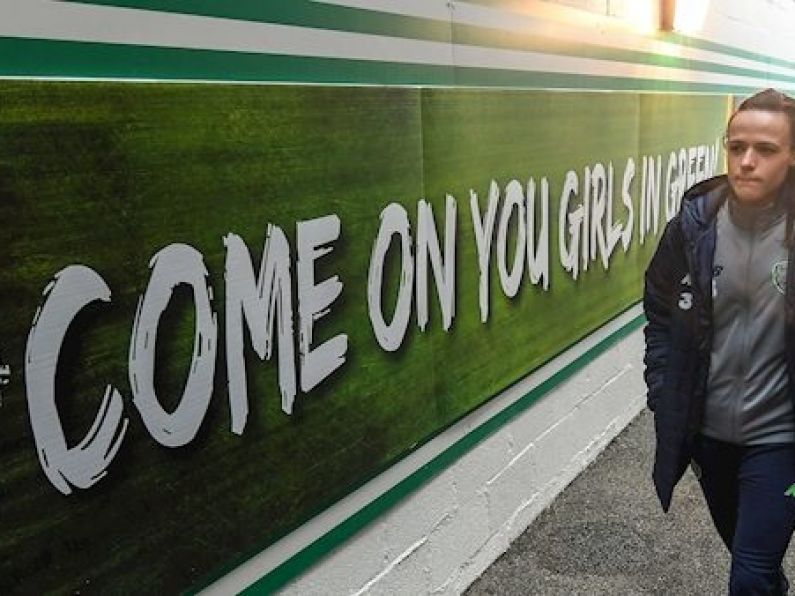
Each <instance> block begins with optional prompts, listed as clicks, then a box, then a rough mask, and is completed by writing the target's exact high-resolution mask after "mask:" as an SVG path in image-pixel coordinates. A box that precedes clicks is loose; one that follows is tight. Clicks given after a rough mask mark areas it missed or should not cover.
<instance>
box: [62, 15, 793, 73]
mask: <svg viewBox="0 0 795 596" xmlns="http://www.w3.org/2000/svg"><path fill="white" fill-rule="evenodd" d="M72 1H73V2H77V3H81V4H100V5H105V6H118V7H126V8H141V9H146V10H153V11H160V12H169V13H180V14H192V15H201V16H211V17H224V18H231V19H239V20H245V21H256V22H270V23H278V24H284V25H296V26H304V27H313V28H322V29H328V30H334V31H345V32H354V33H368V34H374V35H386V36H391V37H401V38H408V39H416V40H423V41H435V42H444V43H449V42H451V41H452V42H454V43H456V44H462V45H470V46H475V47H483V48H496V49H507V50H517V51H532V52H541V53H548V54H555V55H562V56H573V57H586V58H594V59H599V60H609V61H613V62H627V63H631V64H644V65H650V66H659V67H664V68H680V69H685V70H696V71H703V72H712V73H719V74H728V75H736V76H746V77H754V78H762V79H769V80H770V81H771V82H772V83H774V84H776V83H785V82H788V83H795V76H787V75H782V74H776V73H769V72H767V71H763V70H755V69H752V68H744V67H736V66H730V65H724V64H718V63H714V62H710V61H706V60H690V59H687V58H680V57H678V56H669V55H666V54H659V53H654V52H644V51H636V50H621V49H612V48H607V47H604V46H600V45H596V44H590V43H580V42H577V43H575V42H569V41H565V40H560V39H556V38H554V37H549V36H538V35H534V36H529V35H522V34H521V33H515V32H511V31H506V30H503V29H495V28H489V27H480V26H474V25H465V24H457V23H456V24H454V25H451V23H450V22H449V21H442V20H435V19H426V18H420V17H407V16H401V15H393V14H387V13H381V12H377V11H373V10H365V9H359V8H349V7H344V6H335V5H327V4H322V3H314V2H307V1H306V0H296V1H289V0H287V1H285V0H276V1H273V2H258V1H253V0H237V1H236V2H224V3H217V2H213V1H210V0H199V1H196V2H191V3H189V4H186V3H185V2H183V1H182V0H72ZM500 1H501V0H497V1H485V2H484V1H483V0H480V1H475V2H470V3H475V4H486V5H489V6H499V5H500ZM665 40H666V41H669V42H672V43H676V44H679V45H686V46H688V47H697V45H700V46H703V45H705V44H706V45H709V46H710V47H708V48H707V47H702V48H700V49H710V50H711V51H719V52H722V53H728V52H727V50H728V49H731V48H730V47H729V46H721V45H720V44H711V43H710V42H703V41H698V40H694V39H691V38H687V37H683V36H679V35H671V36H668V37H667V38H666V39H665ZM742 57H743V58H749V57H751V59H753V60H758V61H761V62H763V63H765V64H768V63H770V59H769V58H767V57H765V56H760V55H753V56H751V55H750V54H749V53H748V52H742ZM793 66H795V65H793ZM750 88H753V89H756V86H754V87H750Z"/></svg>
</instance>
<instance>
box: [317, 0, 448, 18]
mask: <svg viewBox="0 0 795 596" xmlns="http://www.w3.org/2000/svg"><path fill="white" fill-rule="evenodd" d="M312 1H313V2H315V3H316V4H332V5H334V6H346V7H348V8H361V9H363V10H372V11H375V12H386V13H390V14H396V15H400V16H404V17H418V18H421V19H435V20H437V21H449V20H450V17H451V15H452V11H451V10H450V2H448V1H447V0H312Z"/></svg>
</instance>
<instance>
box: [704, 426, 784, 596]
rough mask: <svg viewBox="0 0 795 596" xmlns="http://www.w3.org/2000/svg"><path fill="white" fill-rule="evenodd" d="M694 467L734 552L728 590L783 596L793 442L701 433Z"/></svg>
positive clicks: (722, 535)
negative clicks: (744, 441)
mask: <svg viewBox="0 0 795 596" xmlns="http://www.w3.org/2000/svg"><path fill="white" fill-rule="evenodd" d="M693 460H694V462H695V464H696V466H695V471H696V475H697V476H698V477H699V482H700V483H701V488H702V490H703V491H704V497H705V498H706V501H707V505H708V507H709V512H710V515H711V516H712V521H713V522H714V523H715V527H716V528H717V529H718V533H719V534H720V536H721V538H722V539H723V542H724V543H725V544H726V546H727V547H728V549H729V551H730V552H731V555H732V562H731V575H730V578H729V594H731V595H736V596H740V595H746V594H748V595H750V594H754V595H756V594H759V595H762V594H786V593H787V580H786V578H785V577H784V574H783V572H782V571H781V561H782V559H783V558H784V554H785V552H786V550H787V546H788V545H789V541H790V538H791V536H792V532H793V529H795V497H793V496H790V495H788V494H785V493H787V492H788V489H789V488H790V486H791V485H793V484H794V483H795V444H777V445H759V446H742V445H733V444H731V443H724V442H722V441H717V440H715V439H710V438H708V437H704V436H699V437H698V438H697V440H696V444H695V447H694V454H693Z"/></svg>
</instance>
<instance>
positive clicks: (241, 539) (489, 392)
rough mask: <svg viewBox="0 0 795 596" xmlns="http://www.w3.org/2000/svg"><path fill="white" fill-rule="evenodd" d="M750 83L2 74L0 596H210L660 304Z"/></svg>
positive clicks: (0, 150) (721, 158)
mask: <svg viewBox="0 0 795 596" xmlns="http://www.w3.org/2000/svg"><path fill="white" fill-rule="evenodd" d="M728 106H729V98H727V96H686V95H665V94H637V93H571V92H561V93H555V92H539V91H495V90H488V91H486V90H455V89H417V88H383V87H363V88H351V87H333V88H332V87H314V86H249V85H195V84H139V83H134V84H129V83H128V84H122V83H78V82H22V81H19V82H13V81H4V82H3V83H2V84H0V222H1V223H2V228H1V229H2V251H0V312H1V313H2V317H0V396H1V397H2V401H0V404H1V405H0V457H2V466H1V467H0V519H2V520H3V531H2V534H0V536H2V539H0V591H2V592H3V593H9V592H14V591H19V592H27V593H38V592H44V591H48V590H59V591H60V590H63V591H78V590H79V591H86V590H88V591H98V592H103V591H107V590H108V589H109V588H113V590H114V591H129V592H133V591H135V592H153V591H159V590H168V591H173V590H179V589H190V588H192V587H198V586H201V585H203V583H204V582H205V581H206V578H208V577H210V576H212V575H213V574H216V573H218V572H219V570H220V569H224V568H226V569H228V568H229V567H230V566H232V565H234V564H235V563H236V562H240V561H242V560H244V559H245V558H246V557H248V556H250V555H252V554H254V553H256V552H257V551H259V550H261V549H262V548H264V547H266V546H267V545H268V544H271V543H273V542H274V541H275V540H276V539H278V538H279V537H281V536H283V535H285V534H286V533H289V532H290V531H291V530H292V529H294V528H296V527H297V526H299V525H300V524H301V523H303V522H304V521H306V520H307V519H309V518H310V517H312V516H313V515H314V514H316V513H317V512H318V511H321V510H322V509H323V508H325V507H327V506H328V505H329V504H331V503H333V502H335V501H336V500H338V499H339V498H341V497H342V496H344V495H345V494H347V493H349V492H350V491H351V490H353V489H354V488H356V487H358V486H360V485H361V484H362V483H363V482H365V481H366V480H368V479H369V478H372V477H373V476H374V475H376V474H378V473H379V471H381V470H383V469H385V468H386V467H388V466H389V465H390V464H392V463H394V462H395V461H396V460H397V459H399V458H401V457H402V456H404V455H405V454H406V453H408V452H410V451H411V450H412V449H415V448H416V447H417V446H418V445H420V444H422V443H423V442H425V441H427V440H428V439H429V438H430V437H432V436H433V435H434V434H435V433H437V432H438V431H439V430H441V429H443V428H445V427H447V426H449V425H450V424H452V423H453V422H455V421H456V420H458V419H459V418H461V417H462V416H463V415H465V414H467V413H468V412H470V411H472V410H473V409H474V408H477V407H478V406H479V405H481V404H483V403H484V402H485V401H487V400H488V399H489V398H490V397H492V396H494V395H495V394H496V393H498V392H499V391H501V390H503V389H505V388H506V387H508V386H509V385H511V384H512V383H513V382H515V381H517V380H518V379H520V378H522V377H523V376H525V375H526V374H527V373H528V372H530V371H532V370H533V369H535V368H537V367H538V366H539V365H540V364H542V363H543V362H545V361H547V360H548V359H550V358H551V357H552V356H554V355H555V354H557V353H559V352H560V351H561V350H563V349H565V348H566V347H568V346H570V345H572V344H573V343H575V342H577V341H578V339H580V338H581V337H583V336H584V335H585V334H587V333H589V332H590V331H592V330H594V329H595V328H597V327H599V326H600V325H601V324H603V323H604V322H605V321H607V320H609V319H610V318H611V317H613V316H615V315H616V314H618V313H619V312H621V311H622V310H624V309H625V308H627V307H629V306H630V305H632V304H634V303H635V302H636V301H637V300H638V299H639V297H640V289H641V284H642V273H643V269H644V267H645V264H646V262H647V261H648V259H649V257H650V255H651V252H652V251H653V248H654V245H655V243H656V238H657V237H658V234H659V233H660V232H661V230H662V227H663V226H664V224H665V222H666V220H667V219H669V218H670V217H672V216H673V214H674V213H675V212H676V210H677V209H678V206H679V205H678V203H679V200H680V196H681V193H682V191H683V190H684V189H685V188H686V187H688V186H689V185H691V184H692V183H694V182H695V181H698V180H700V179H703V178H706V177H708V176H711V175H713V174H714V173H716V172H720V171H722V167H723V155H722V147H721V145H720V137H721V136H722V132H723V123H724V122H725V120H726V111H727V109H728Z"/></svg>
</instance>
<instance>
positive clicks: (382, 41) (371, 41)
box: [0, 0, 786, 87]
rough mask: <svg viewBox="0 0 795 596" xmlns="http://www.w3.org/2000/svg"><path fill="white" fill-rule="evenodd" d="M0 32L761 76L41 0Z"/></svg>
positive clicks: (588, 70)
mask: <svg viewBox="0 0 795 596" xmlns="http://www.w3.org/2000/svg"><path fill="white" fill-rule="evenodd" d="M0 35H5V36H10V37H26V38H39V39H60V40H73V41H93V42H104V43H123V44H134V45H143V46H158V47H171V48H191V49H206V50H216V51H236V52H249V53H262V54H285V55H292V56H309V57H330V58H342V59H349V60H367V61H386V62H397V63H407V64H415V65H434V66H447V67H450V66H454V65H455V66H462V67H476V68H484V69H496V68H500V69H511V70H517V71H534V72H549V73H561V74H574V75H597V76H616V77H628V78H637V79H662V80H670V81H683V82H696V83H712V84H722V85H732V86H750V87H762V86H766V85H768V84H769V82H768V80H767V78H766V77H764V76H762V77H746V76H736V75H723V74H719V73H705V72H698V71H691V70H687V69H677V68H665V67H659V66H647V65H641V64H634V63H624V62H618V61H613V60H600V59H595V58H583V57H574V56H560V55H554V54H545V53H541V52H523V51H518V50H501V49H491V48H483V47H477V46H466V45H454V44H449V43H445V42H432V41H422V40H412V39H405V38H396V37H386V36H378V35H370V34H363V33H349V32H341V31H330V30H323V29H311V28H307V27H296V26H289V25H277V24H272V23H255V22H246V21H237V20H233V19H224V18H214V17H203V16H194V15H181V14H166V13H158V12H154V11H147V10H137V9H127V8H115V7H104V6H88V5H82V4H68V3H63V2H50V1H46V0H5V1H4V2H3V3H2V5H0ZM779 86H782V87H786V86H784V85H779Z"/></svg>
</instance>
